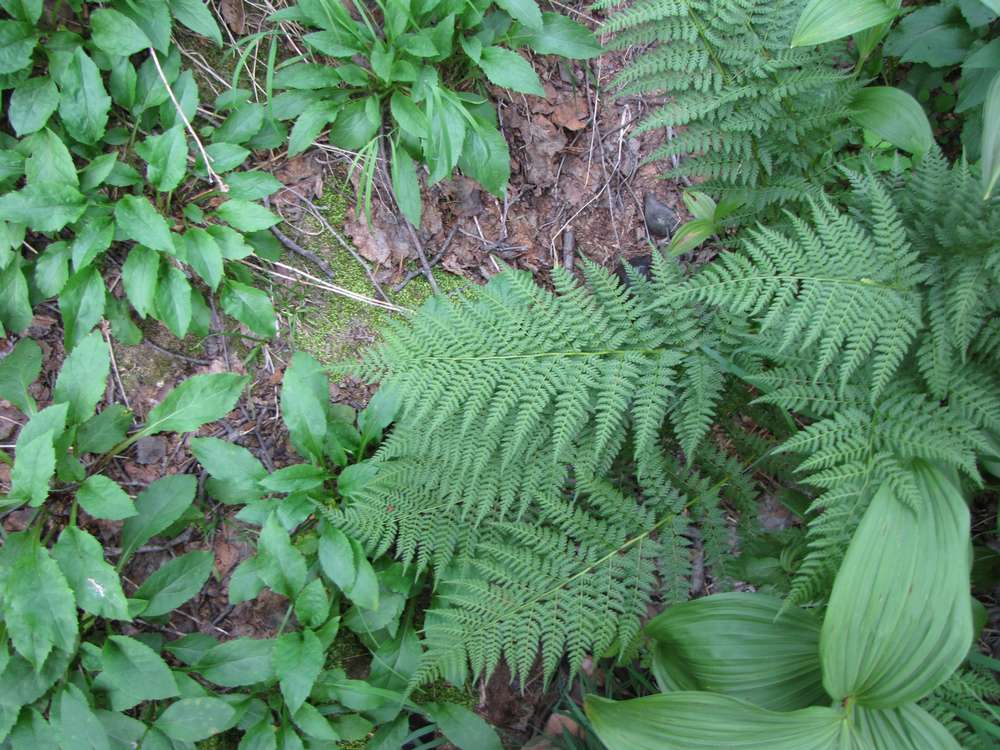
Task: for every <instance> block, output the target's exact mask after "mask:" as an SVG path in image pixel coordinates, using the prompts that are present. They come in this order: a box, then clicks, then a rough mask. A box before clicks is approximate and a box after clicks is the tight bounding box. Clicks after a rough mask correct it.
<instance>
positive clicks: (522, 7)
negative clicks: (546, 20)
mask: <svg viewBox="0 0 1000 750" xmlns="http://www.w3.org/2000/svg"><path fill="white" fill-rule="evenodd" d="M497 5H498V6H499V7H500V8H502V9H503V10H505V11H507V12H508V13H509V14H510V16H511V18H513V19H514V20H515V21H520V22H521V23H522V24H523V25H524V26H526V27H527V28H529V29H541V28H542V12H541V11H540V10H539V9H538V3H536V2H535V0H499V1H498V2H497Z"/></svg>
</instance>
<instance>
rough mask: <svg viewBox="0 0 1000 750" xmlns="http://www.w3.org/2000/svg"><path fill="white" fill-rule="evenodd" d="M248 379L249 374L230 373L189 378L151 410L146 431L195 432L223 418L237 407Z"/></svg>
mask: <svg viewBox="0 0 1000 750" xmlns="http://www.w3.org/2000/svg"><path fill="white" fill-rule="evenodd" d="M247 380H248V378H247V377H246V376H241V375H236V374H234V373H229V372H224V373H214V374H209V375H194V376H192V377H190V378H188V379H187V380H185V381H184V382H183V383H181V384H180V385H179V386H177V387H176V388H174V389H173V390H172V391H170V393H168V394H167V395H166V397H165V398H164V399H163V401H161V402H160V403H159V404H157V405H156V407H155V408H154V409H153V410H152V411H151V412H150V413H149V418H148V419H147V420H146V426H145V427H144V428H143V430H142V432H143V434H145V435H155V434H157V433H159V432H193V431H194V430H197V429H198V428H199V427H201V426H202V425H204V424H208V423H209V422H214V421H215V420H217V419H222V417H224V416H226V415H227V414H228V413H229V412H231V411H232V410H233V407H234V406H236V401H237V399H239V397H240V394H241V393H242V392H243V388H244V386H246V384H247Z"/></svg>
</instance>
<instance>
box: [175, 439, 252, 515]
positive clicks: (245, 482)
mask: <svg viewBox="0 0 1000 750" xmlns="http://www.w3.org/2000/svg"><path fill="white" fill-rule="evenodd" d="M189 446H190V448H191V453H192V454H194V457H195V458H197V459H198V461H199V462H200V463H201V465H202V466H203V467H205V471H207V472H208V473H209V475H210V476H211V477H212V480H215V481H217V482H219V484H220V485H221V486H222V487H223V488H224V489H225V492H226V496H227V497H237V498H238V497H240V496H243V498H244V499H247V500H249V499H252V498H254V497H257V495H258V494H259V492H258V490H257V487H256V485H257V481H258V480H260V479H263V478H264V477H266V476H267V469H265V468H264V465H263V464H262V463H261V462H260V461H258V460H257V459H256V458H255V457H254V456H253V454H251V453H250V451H248V450H247V449H246V448H243V447H241V446H239V445H235V444H233V443H229V442H226V441H225V440H219V439H218V438H192V439H191V441H190V443H189ZM209 489H210V490H211V488H209ZM213 494H214V493H213Z"/></svg>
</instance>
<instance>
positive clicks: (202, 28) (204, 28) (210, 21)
mask: <svg viewBox="0 0 1000 750" xmlns="http://www.w3.org/2000/svg"><path fill="white" fill-rule="evenodd" d="M168 2H169V5H170V13H171V14H172V15H173V17H174V18H176V19H177V20H178V21H179V22H180V23H182V24H184V25H185V26H187V27H188V28H189V29H191V31H193V32H195V33H196V34H201V35H202V36H206V37H208V38H209V39H211V40H212V41H213V42H215V44H216V46H217V47H221V46H222V32H221V31H220V30H219V25H218V24H217V23H216V22H215V17H214V16H213V15H212V11H210V10H209V9H208V6H207V5H205V3H204V2H202V0H168Z"/></svg>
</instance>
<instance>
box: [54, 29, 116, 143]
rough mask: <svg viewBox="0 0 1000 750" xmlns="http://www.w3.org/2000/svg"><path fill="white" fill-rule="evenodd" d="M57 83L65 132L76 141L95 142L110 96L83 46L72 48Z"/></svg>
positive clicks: (99, 136) (109, 105)
mask: <svg viewBox="0 0 1000 750" xmlns="http://www.w3.org/2000/svg"><path fill="white" fill-rule="evenodd" d="M58 83H59V88H60V97H59V116H60V117H61V118H62V121H63V124H64V125H65V126H66V130H67V132H68V133H69V134H70V135H71V136H72V137H73V139H74V140H77V141H79V142H80V143H86V144H91V143H96V142H97V141H99V140H100V139H101V137H102V136H103V135H104V129H105V127H106V126H107V124H108V112H109V110H110V109H111V97H110V96H108V92H107V91H105V89H104V82H103V81H102V80H101V71H100V70H98V68H97V66H96V65H95V64H94V61H93V60H91V59H90V57H88V56H87V53H86V52H84V51H83V47H77V48H76V52H74V53H73V58H72V60H71V61H70V63H69V65H68V66H67V67H66V70H65V71H63V74H62V76H61V77H60V78H59V79H58Z"/></svg>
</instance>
